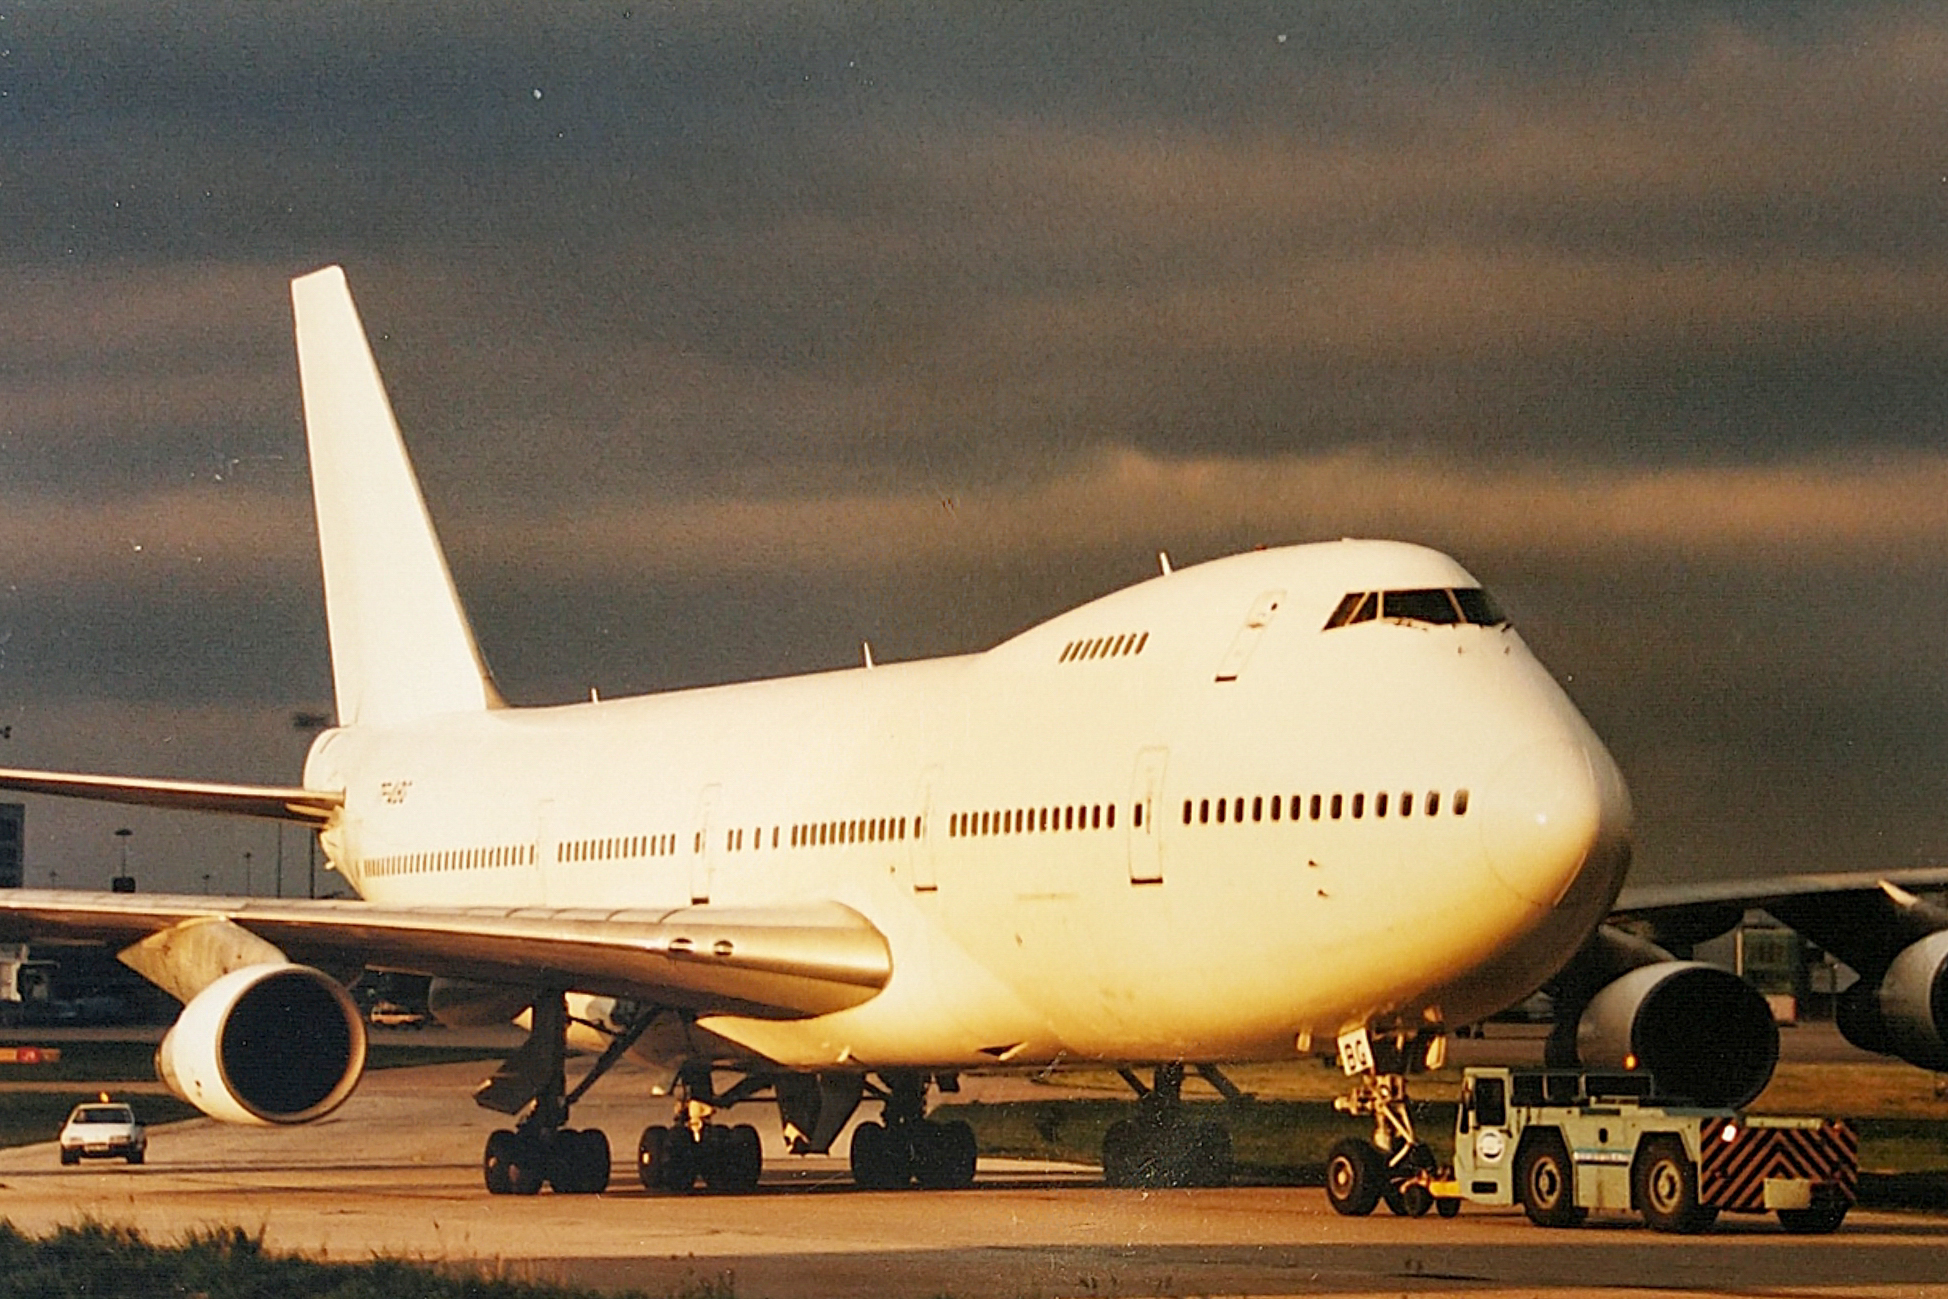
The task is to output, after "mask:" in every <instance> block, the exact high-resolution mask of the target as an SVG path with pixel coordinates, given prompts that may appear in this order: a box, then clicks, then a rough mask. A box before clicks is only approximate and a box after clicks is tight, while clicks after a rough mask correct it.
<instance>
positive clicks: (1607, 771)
mask: <svg viewBox="0 0 1948 1299" xmlns="http://www.w3.org/2000/svg"><path fill="white" fill-rule="evenodd" d="M1476 801H1477V804H1478V806H1479V809H1480V814H1481V822H1480V825H1481V837H1482V845H1483V847H1484V848H1485V850H1486V851H1487V855H1488V864H1489V867H1490V869H1492V870H1493V871H1494V873H1495V876H1496V878H1498V879H1499V880H1501V882H1502V883H1503V884H1504V885H1505V886H1507V887H1508V889H1509V890H1510V891H1511V892H1513V893H1514V894H1515V895H1516V896H1517V897H1520V898H1522V899H1523V900H1524V901H1526V902H1531V903H1534V904H1535V905H1536V906H1539V907H1545V908H1546V907H1554V906H1555V905H1556V904H1557V903H1558V902H1560V901H1561V900H1562V898H1563V896H1564V895H1565V894H1566V893H1568V892H1569V889H1570V886H1571V885H1573V884H1574V883H1575V882H1576V881H1577V879H1578V877H1579V876H1580V875H1581V874H1582V873H1583V871H1584V869H1585V867H1592V866H1597V865H1600V864H1601V863H1604V862H1609V861H1612V860H1617V861H1624V860H1627V859H1628V858H1627V855H1626V854H1621V853H1619V852H1618V851H1616V849H1617V848H1618V847H1620V846H1621V845H1622V844H1623V843H1624V841H1625V839H1626V837H1627V835H1628V833H1629V820H1630V806H1629V795H1628V793H1627V792H1626V791H1625V789H1624V785H1623V777H1622V775H1621V774H1620V773H1619V772H1618V771H1617V769H1616V764H1615V763H1614V762H1612V761H1611V759H1610V755H1609V754H1608V753H1607V752H1605V751H1604V750H1603V749H1602V747H1601V746H1600V745H1598V744H1595V743H1593V742H1591V743H1577V742H1575V741H1573V740H1569V739H1562V740H1550V741H1546V742H1543V743H1540V744H1534V745H1531V746H1529V747H1528V748H1525V749H1522V750H1520V751H1519V752H1517V753H1516V754H1515V755H1514V756H1513V757H1511V758H1510V759H1509V760H1508V761H1507V762H1505V763H1503V764H1502V766H1501V768H1500V769H1499V770H1497V771H1496V772H1495V774H1494V776H1493V778H1492V779H1491V780H1490V781H1489V783H1488V785H1487V786H1486V787H1485V788H1484V789H1482V790H1480V791H1478V792H1477V794H1476ZM1618 869H1621V866H1619V867H1618Z"/></svg>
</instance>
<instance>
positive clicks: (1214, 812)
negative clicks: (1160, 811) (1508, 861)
mask: <svg viewBox="0 0 1948 1299" xmlns="http://www.w3.org/2000/svg"><path fill="white" fill-rule="evenodd" d="M1416 799H1418V804H1416ZM1417 805H1418V808H1419V811H1420V814H1421V815H1422V816H1439V815H1440V814H1441V791H1440V790H1438V789H1432V790H1429V791H1427V793H1425V794H1420V795H1416V794H1415V793H1414V792H1413V791H1411V790H1408V791H1403V792H1402V793H1401V794H1400V796H1399V799H1398V801H1396V800H1395V799H1394V796H1393V794H1392V792H1391V791H1388V790H1382V791H1381V792H1380V793H1377V794H1374V795H1372V796H1371V797H1369V796H1368V795H1366V794H1364V793H1360V794H1313V795H1311V796H1310V797H1307V796H1306V795H1304V794H1293V795H1292V796H1291V799H1290V801H1289V802H1288V801H1286V799H1285V797H1284V796H1283V795H1280V794H1273V795H1271V796H1270V797H1266V796H1265V795H1262V794H1256V795H1253V796H1252V797H1251V799H1250V800H1249V806H1247V800H1246V799H1245V798H1243V797H1242V796H1239V797H1235V798H1216V799H1213V798H1198V799H1190V798H1187V799H1185V800H1184V824H1185V825H1190V824H1191V823H1192V822H1193V821H1195V822H1196V824H1198V825H1209V824H1211V823H1212V822H1213V821H1215V822H1216V823H1217V824H1218V825H1223V824H1225V822H1227V821H1229V822H1231V823H1232V824H1234V825H1235V824H1240V823H1242V822H1243V821H1244V820H1245V819H1246V817H1247V816H1249V818H1250V819H1251V820H1253V821H1277V820H1281V819H1284V820H1292V821H1303V820H1312V821H1338V820H1342V819H1343V818H1345V817H1346V815H1347V813H1348V812H1349V811H1350V812H1351V814H1352V819H1353V820H1355V821H1359V820H1363V819H1365V817H1366V814H1367V811H1368V810H1369V809H1371V811H1372V813H1373V815H1374V816H1375V817H1384V816H1386V815H1388V813H1389V812H1391V813H1392V814H1393V815H1395V816H1402V817H1408V816H1412V815H1414V811H1415V808H1416V806H1417ZM1448 809H1449V810H1448V814H1449V815H1450V816H1466V815H1467V814H1468V791H1467V790H1465V789H1457V790H1455V791H1454V798H1453V799H1452V800H1451V801H1450V802H1449V803H1448Z"/></svg>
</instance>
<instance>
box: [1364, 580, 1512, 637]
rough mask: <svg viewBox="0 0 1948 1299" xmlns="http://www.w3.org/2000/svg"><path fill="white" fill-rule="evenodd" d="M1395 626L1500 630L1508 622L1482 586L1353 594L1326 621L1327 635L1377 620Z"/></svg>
mask: <svg viewBox="0 0 1948 1299" xmlns="http://www.w3.org/2000/svg"><path fill="white" fill-rule="evenodd" d="M1376 617H1377V618H1385V619H1387V620H1389V621H1392V622H1417V623H1425V624H1428V625H1431V626H1437V627H1452V626H1455V625H1457V624H1460V623H1469V624H1472V625H1473V626H1476V627H1500V626H1502V625H1504V624H1505V623H1507V622H1508V618H1507V617H1506V616H1505V615H1504V614H1503V613H1502V611H1501V610H1500V609H1499V608H1497V607H1496V605H1495V602H1494V601H1493V600H1492V599H1490V598H1489V596H1488V593H1487V592H1486V591H1484V590H1482V589H1481V588H1480V587H1478V586H1468V587H1460V588H1457V589H1453V590H1450V589H1448V588H1446V587H1438V586H1429V587H1417V588H1414V589H1412V590H1406V591H1351V592H1348V593H1347V595H1346V596H1345V597H1344V598H1343V599H1341V600H1340V602H1339V604H1338V605H1337V606H1336V607H1335V608H1334V609H1333V611H1332V616H1331V617H1330V618H1327V619H1326V626H1325V630H1326V631H1331V630H1333V629H1334V628H1335V627H1348V626H1351V625H1352V624H1354V623H1357V622H1371V621H1372V620H1373V619H1374V618H1376Z"/></svg>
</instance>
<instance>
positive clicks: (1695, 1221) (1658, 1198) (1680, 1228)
mask: <svg viewBox="0 0 1948 1299" xmlns="http://www.w3.org/2000/svg"><path fill="white" fill-rule="evenodd" d="M1636 1183H1637V1184H1636V1192H1637V1208H1638V1209H1639V1210H1640V1211H1641V1212H1642V1213H1643V1215H1644V1222H1645V1223H1646V1224H1648V1225H1649V1226H1650V1227H1651V1228H1652V1229H1654V1230H1656V1231H1673V1232H1678V1233H1680V1234H1682V1235H1687V1236H1688V1235H1694V1234H1696V1233H1697V1232H1700V1231H1703V1230H1704V1229H1705V1228H1706V1227H1709V1226H1710V1225H1711V1224H1712V1223H1713V1222H1714V1221H1715V1220H1716V1219H1717V1217H1718V1214H1717V1211H1716V1210H1713V1209H1707V1208H1705V1207H1704V1206H1703V1205H1701V1204H1699V1203H1698V1166H1697V1165H1696V1164H1694V1163H1692V1162H1691V1157H1690V1156H1689V1155H1687V1154H1686V1153H1685V1152H1684V1144H1683V1143H1682V1142H1680V1141H1678V1140H1677V1139H1676V1138H1673V1137H1652V1138H1651V1139H1650V1140H1649V1141H1646V1142H1645V1143H1644V1151H1643V1154H1642V1155H1640V1156H1638V1159H1637V1177H1636ZM1779 1216H1780V1218H1781V1220H1782V1221H1783V1219H1784V1217H1785V1215H1784V1214H1781V1215H1779ZM1838 1225H1839V1224H1838V1223H1835V1224H1834V1226H1838Z"/></svg>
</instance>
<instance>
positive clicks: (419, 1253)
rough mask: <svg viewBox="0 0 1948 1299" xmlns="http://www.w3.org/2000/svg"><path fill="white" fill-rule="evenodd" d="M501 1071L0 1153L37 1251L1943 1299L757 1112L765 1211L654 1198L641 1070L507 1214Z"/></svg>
mask: <svg viewBox="0 0 1948 1299" xmlns="http://www.w3.org/2000/svg"><path fill="white" fill-rule="evenodd" d="M488 1068H489V1067H488V1066H486V1065H483V1064H479V1063H474V1064H458V1065H453V1064H448V1065H435V1066H429V1067H424V1068H416V1069H405V1070H388V1071H384V1072H378V1073H373V1074H371V1075H369V1076H368V1077H367V1078H366V1079H365V1081H364V1083H363V1084H361V1086H360V1088H359V1090H358V1092H357V1093H356V1094H355V1095H354V1096H353V1097H352V1099H351V1100H350V1101H348V1102H347V1103H346V1104H345V1106H344V1107H343V1108H342V1109H341V1110H340V1111H338V1113H336V1114H334V1115H332V1116H331V1117H329V1118H327V1119H325V1120H323V1121H321V1122H318V1123H315V1124H311V1125H308V1126H305V1127H298V1128H277V1129H267V1128H239V1127H229V1126H225V1125H220V1124H217V1123H214V1122H211V1121H208V1120H192V1121H189V1122H186V1123H181V1124H173V1125H170V1126H167V1127H164V1128H160V1129H157V1130H156V1131H155V1132H154V1133H152V1135H151V1140H150V1150H149V1161H148V1163H146V1164H145V1165H143V1166H141V1167H138V1168H130V1167H127V1166H125V1165H122V1164H108V1163H100V1164H96V1163H88V1164H83V1165H81V1166H79V1167H74V1168H63V1167H61V1166H60V1165H59V1163H58V1160H57V1157H56V1153H55V1149H54V1147H53V1145H52V1144H51V1143H48V1144H42V1145H35V1146H26V1147H20V1148H17V1149H14V1150H6V1151H0V1216H4V1217H5V1218H7V1219H9V1220H11V1221H12V1222H13V1223H14V1224H15V1225H16V1226H17V1227H19V1228H21V1229H22V1230H25V1231H29V1232H35V1233H39V1232H45V1231H48V1230H51V1229H53V1228H55V1227H57V1226H60V1225H63V1224H73V1223H76V1222H79V1221H81V1220H83V1219H86V1218H93V1219H97V1220H100V1221H103V1222H108V1223H113V1224H127V1225H130V1226H134V1227H137V1228H139V1229H140V1230H142V1231H143V1232H144V1233H145V1234H147V1235H148V1236H149V1237H150V1238H151V1239H155V1240H163V1241H167V1240H174V1239H177V1238H180V1237H181V1236H182V1235H184V1234H185V1233H187V1232H191V1231H194V1230H198V1229H203V1228H213V1227H232V1226H235V1227H242V1228H243V1229H244V1230H246V1231H248V1232H253V1233H257V1232H261V1233H262V1235H263V1238H264V1241H265V1243H266V1245H267V1247H269V1248H271V1249H273V1250H280V1251H296V1252H303V1253H306V1254H311V1255H314V1256H321V1257H328V1258H334V1259H348V1260H362V1259H366V1258H370V1257H373V1256H375V1255H388V1256H393V1257H405V1258H412V1259H420V1260H425V1261H428V1262H433V1263H440V1264H448V1265H453V1266H458V1267H466V1268H476V1267H477V1268H484V1269H486V1270H488V1271H490V1272H493V1273H495V1274H498V1275H504V1276H509V1277H516V1278H531V1279H547V1280H557V1281H566V1282H572V1283H575V1284H579V1285H585V1286H592V1287H597V1288H602V1289H623V1288H636V1289H641V1290H643V1291H644V1292H646V1293H648V1294H651V1295H659V1296H660V1295H667V1294H672V1293H680V1292H682V1291H684V1290H686V1289H688V1290H692V1291H694V1290H695V1289H696V1288H698V1287H699V1286H701V1285H703V1284H706V1283H714V1282H716V1281H718V1280H719V1279H720V1278H723V1277H726V1276H728V1277H730V1278H731V1279H732V1281H733V1283H734V1288H735V1293H736V1294H737V1295H738V1296H740V1297H741V1299H763V1297H765V1296H769V1297H770V1299H828V1297H837V1296H847V1297H850V1296H887V1297H888V1299H905V1297H908V1296H911V1297H912V1299H931V1297H933V1296H945V1295H951V1296H956V1297H958V1299H1022V1297H1034V1299H1054V1297H1056V1296H1068V1295H1074V1296H1086V1297H1089V1299H1100V1297H1106V1296H1142V1295H1263V1296H1272V1295H1347V1296H1352V1295H1360V1296H1365V1295H1416V1296H1419V1295H1441V1294H1456V1295H1471V1296H1484V1295H1485V1296H1515V1295H1524V1296H1527V1295H1547V1296H1568V1295H1584V1294H1601V1295H1605V1296H1611V1297H1613V1299H1615V1297H1622V1296H1641V1295H1671V1294H1700V1293H1708V1294H1732V1295H1776V1296H1816V1295H1817V1296H1825V1295H1862V1296H1879V1295H1887V1296H1894V1295H1899V1296H1933V1295H1940V1296H1943V1297H1944V1299H1948V1218H1941V1217H1935V1216H1928V1215H1922V1214H1906V1213H1901V1214H1895V1213H1881V1212H1862V1211H1856V1213H1855V1214H1853V1215H1852V1216H1851V1217H1849V1219H1848V1220H1847V1223H1846V1225H1845V1226H1844V1227H1843V1228H1842V1229H1841V1231H1840V1232H1838V1233H1837V1234H1835V1235H1833V1236H1828V1237H1813V1238H1806V1237H1791V1236H1786V1235H1784V1234H1783V1233H1781V1232H1780V1231H1779V1229H1778V1227H1777V1226H1776V1224H1774V1223H1773V1222H1772V1220H1770V1219H1765V1218H1751V1219H1739V1218H1729V1217H1728V1218H1725V1219H1722V1220H1721V1226H1720V1228H1719V1229H1718V1230H1716V1231H1715V1232H1713V1233H1712V1234H1710V1235H1707V1236H1702V1237H1688V1238H1687V1237H1672V1236H1664V1235H1659V1234H1657V1233H1654V1232H1651V1231H1648V1230H1646V1229H1644V1228H1643V1227H1642V1226H1641V1225H1640V1224H1638V1223H1637V1222H1636V1220H1635V1219H1634V1218H1625V1217H1622V1216H1616V1217H1611V1218H1607V1219H1605V1218H1598V1219H1594V1220H1593V1221H1592V1223H1591V1224H1590V1225H1589V1226H1586V1227H1583V1228H1581V1229H1577V1230H1572V1231H1545V1230H1543V1229H1541V1228H1537V1227H1534V1226H1532V1225H1530V1224H1529V1223H1528V1221H1527V1220H1526V1219H1525V1218H1524V1217H1523V1216H1522V1215H1521V1213H1520V1212H1519V1211H1515V1210H1510V1211H1494V1210H1480V1209H1475V1208H1473V1207H1469V1208H1467V1209H1464V1210H1463V1212H1462V1214H1461V1216H1460V1217H1458V1218H1455V1219H1453V1220H1441V1219H1439V1218H1436V1217H1432V1216H1430V1217H1427V1218H1422V1219H1403V1218H1394V1217H1391V1216H1388V1215H1387V1214H1385V1213H1384V1212H1382V1213H1380V1214H1377V1215H1375V1216H1373V1217H1371V1218H1364V1219H1348V1218H1342V1217H1339V1216H1337V1215H1335V1214H1334V1213H1332V1212H1331V1210H1330V1209H1329V1208H1328V1207H1327V1205H1326V1201H1325V1195H1324V1193H1323V1192H1322V1191H1320V1190H1317V1189H1314V1188H1287V1187H1237V1188H1230V1189H1225V1190H1186V1191H1138V1190H1111V1189H1108V1188H1105V1187H1103V1186H1102V1185H1101V1184H1100V1174H1099V1173H1098V1171H1097V1170H1096V1169H1094V1168H1091V1167H1087V1166H1081V1165H1059V1164H1037V1163H1032V1162H1025V1161H1016V1160H998V1159H983V1160H982V1161H981V1164H980V1171H979V1176H978V1178H977V1180H976V1184H975V1186H974V1187H973V1188H972V1189H970V1190H965V1191H953V1192H921V1191H908V1192H866V1191H858V1190H855V1189H854V1188H853V1187H852V1185H851V1181H850V1178H849V1177H848V1175H847V1172H846V1169H845V1163H844V1161H843V1159H841V1158H837V1157H831V1158H811V1159H805V1158H788V1157H785V1156H783V1155H782V1153H781V1152H780V1151H778V1150H777V1149H776V1148H775V1145H771V1144H769V1143H774V1142H775V1141H776V1134H775V1128H776V1122H775V1117H774V1116H773V1115H771V1114H769V1113H763V1114H762V1115H761V1116H760V1115H758V1112H757V1111H756V1110H755V1109H754V1116H759V1117H762V1118H765V1119H769V1120H771V1121H770V1122H768V1123H759V1124H758V1126H759V1128H760V1131H761V1132H763V1133H764V1134H765V1137H766V1140H767V1143H768V1147H767V1152H766V1153H767V1164H766V1166H767V1172H766V1176H765V1179H764V1183H763V1185H762V1186H761V1188H760V1189H759V1191H758V1192H757V1193H756V1194H753V1195H748V1196H738V1197H720V1196H711V1195H707V1194H698V1195H692V1196H670V1195H651V1194H650V1193H648V1192H646V1191H644V1190H643V1189H642V1187H641V1186H640V1184H639V1183H638V1182H637V1180H636V1177H635V1171H634V1166H633V1157H634V1150H635V1134H636V1133H637V1132H639V1131H640V1129H641V1127H642V1125H643V1124H644V1123H645V1122H648V1121H651V1120H652V1118H658V1117H660V1115H659V1114H657V1113H656V1112H655V1111H654V1110H653V1109H652V1108H651V1106H650V1104H649V1103H648V1102H647V1101H646V1098H645V1096H644V1089H643V1087H642V1086H631V1085H630V1079H629V1077H628V1073H627V1067H626V1066H625V1067H622V1068H619V1069H618V1070H617V1071H616V1074H615V1075H612V1076H611V1078H610V1079H608V1080H605V1082H604V1083H603V1085H601V1086H598V1087H597V1088H596V1089H595V1090H594V1091H592V1092H591V1093H590V1094H589V1096H588V1097H587V1098H586V1099H585V1100H584V1101H583V1102H582V1104H581V1105H579V1106H578V1107H577V1109H576V1123H577V1125H578V1126H595V1127H601V1128H603V1129H605V1130H606V1131H607V1132H608V1133H609V1135H610V1139H611V1142H612V1145H613V1148H614V1152H615V1157H616V1164H615V1177H614V1180H613V1182H612V1184H611V1187H612V1189H611V1190H610V1191H609V1192H607V1193H606V1194H603V1195H600V1196H557V1195H553V1194H550V1193H543V1194H542V1195H540V1196H537V1197H534V1198H532V1199H519V1198H513V1197H493V1196H489V1195H487V1194H486V1193H485V1192H484V1190H483V1189H482V1186H481V1178H480V1165H479V1161H480V1150H481V1146H482V1143H483V1142H484V1141H485V1139H486V1135H487V1133H488V1132H489V1131H490V1130H491V1129H492V1128H494V1127H496V1126H499V1125H500V1124H502V1123H503V1122H504V1120H501V1119H500V1118H498V1116H495V1115H493V1114H490V1113H487V1112H485V1111H482V1110H479V1109H477V1108H476V1107H475V1106H474V1105H472V1104H471V1103H470V1102H469V1100H468V1098H467V1097H468V1092H469V1091H470V1090H471V1087H472V1085H473V1084H474V1083H476V1082H478V1081H479V1080H480V1078H481V1077H483V1076H484V1075H485V1073H486V1072H487V1071H488ZM636 1081H637V1082H638V1083H640V1082H641V1079H637V1080H636ZM1038 1094H1045V1093H1038ZM739 1117H742V1116H741V1115H740V1116H739ZM837 1148H838V1149H840V1150H843V1149H844V1146H843V1144H841V1145H840V1146H839V1147H837Z"/></svg>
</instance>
